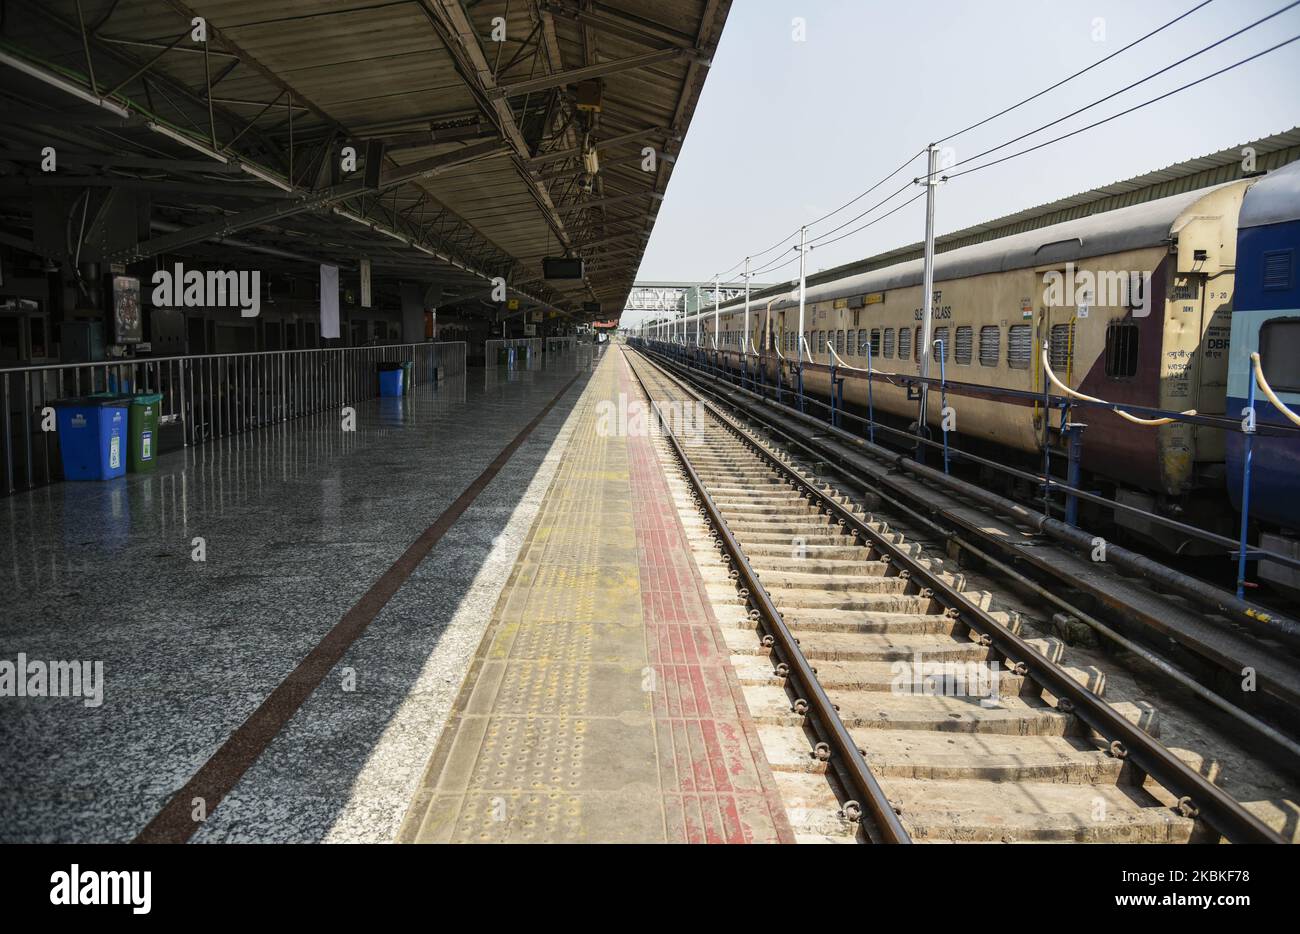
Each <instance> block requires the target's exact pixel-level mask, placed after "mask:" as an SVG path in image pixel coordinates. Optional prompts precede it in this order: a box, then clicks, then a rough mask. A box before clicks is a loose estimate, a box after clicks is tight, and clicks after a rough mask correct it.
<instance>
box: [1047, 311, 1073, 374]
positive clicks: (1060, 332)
mask: <svg viewBox="0 0 1300 934" xmlns="http://www.w3.org/2000/svg"><path fill="white" fill-rule="evenodd" d="M1049 354H1050V358H1051V363H1052V372H1054V373H1057V374H1058V375H1059V374H1064V373H1069V372H1070V369H1071V367H1073V366H1074V322H1073V321H1071V322H1070V323H1069V324H1054V325H1052V332H1051V345H1050V349H1049Z"/></svg>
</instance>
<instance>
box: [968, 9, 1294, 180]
mask: <svg viewBox="0 0 1300 934" xmlns="http://www.w3.org/2000/svg"><path fill="white" fill-rule="evenodd" d="M1297 40H1300V34H1297V35H1294V36H1292V37H1291V38H1290V39H1287V40H1285V41H1283V42H1279V43H1278V44H1277V45H1274V46H1270V47H1269V48H1267V49H1264V50H1263V51H1261V52H1256V53H1255V54H1254V55H1251V56H1248V57H1246V58H1243V59H1242V60H1241V61H1238V62H1233V63H1232V64H1231V65H1227V66H1225V67H1223V68H1220V69H1219V70H1218V71H1214V72H1211V73H1210V74H1208V75H1205V76H1204V77H1201V78H1197V79H1196V80H1195V81H1189V82H1188V83H1187V84H1184V85H1182V86H1181V87H1177V88H1174V89H1173V90H1172V91H1166V92H1165V93H1164V94H1161V95H1160V96H1158V97H1153V98H1151V99H1150V100H1146V101H1143V102H1142V103H1140V104H1135V105H1134V106H1132V107H1129V108H1128V109H1127V110H1121V111H1120V112H1119V113H1116V114H1111V115H1110V116H1109V117H1105V118H1103V119H1101V120H1098V121H1096V122H1095V123H1090V124H1088V125H1087V126H1083V127H1079V128H1078V129H1077V130H1071V131H1070V132H1069V133H1064V134H1062V135H1061V136H1058V137H1056V138H1054V139H1049V140H1045V141H1044V142H1041V143H1038V144H1036V145H1034V146H1030V147H1029V148H1028V149H1022V150H1020V151H1019V152H1013V153H1011V154H1010V155H1008V156H1003V157H1002V158H1000V159H994V160H993V161H992V162H985V163H984V164H983V165H976V166H972V167H971V168H969V169H966V170H965V171H963V172H954V173H952V174H951V175H948V176H946V177H947V178H949V179H953V178H959V177H960V176H962V175H970V174H971V173H972V172H978V171H980V170H981V169H987V168H989V167H990V166H995V165H999V164H1001V163H1003V162H1008V161H1010V160H1011V159H1015V158H1017V157H1018V156H1023V155H1026V154H1028V153H1031V152H1035V151H1036V150H1039V149H1042V148H1044V147H1045V146H1050V145H1052V144H1053V143H1059V142H1061V140H1064V139H1069V138H1070V137H1071V136H1078V135H1079V134H1080V133H1083V132H1086V131H1087V130H1091V129H1093V128H1095V127H1099V126H1101V125H1102V124H1103V123H1110V121H1112V120H1116V119H1118V118H1120V117H1124V116H1127V115H1128V114H1131V113H1133V112H1134V111H1137V110H1141V109H1142V108H1143V107H1148V106H1150V105H1151V104H1154V103H1157V102H1158V101H1162V100H1164V99H1165V98H1167V97H1172V96H1173V95H1175V94H1178V93H1180V92H1182V91H1186V90H1187V89H1189V88H1194V87H1196V85H1198V84H1204V83H1205V82H1206V81H1209V80H1210V79H1211V78H1217V77H1218V76H1219V75H1222V74H1225V73H1226V72H1229V71H1232V70H1233V69H1234V68H1240V67H1241V66H1242V65H1245V64H1247V63H1248V62H1253V61H1254V60H1255V59H1257V58H1262V57H1263V56H1265V55H1268V54H1269V53H1270V52H1276V51H1277V50H1278V49H1280V48H1283V47H1284V46H1288V45H1290V44H1291V43H1292V42H1295V41H1297ZM1012 142H1015V141H1014V140H1012ZM997 148H998V149H1001V148H1002V147H1001V146H999V147H997ZM992 151H993V150H990V152H992ZM976 158H978V156H972V157H971V159H976ZM969 161H971V160H970V159H964V160H962V162H958V163H957V165H963V164H965V163H966V162H969Z"/></svg>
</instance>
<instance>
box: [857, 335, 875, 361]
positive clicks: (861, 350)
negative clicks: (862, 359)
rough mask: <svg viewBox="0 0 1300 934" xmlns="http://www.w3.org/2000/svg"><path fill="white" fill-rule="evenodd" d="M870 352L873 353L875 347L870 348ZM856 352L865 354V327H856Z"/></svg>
mask: <svg viewBox="0 0 1300 934" xmlns="http://www.w3.org/2000/svg"><path fill="white" fill-rule="evenodd" d="M871 352H872V353H875V348H872V351H871ZM858 353H860V354H862V355H863V356H866V353H867V329H866V328H859V329H858Z"/></svg>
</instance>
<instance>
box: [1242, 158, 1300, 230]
mask: <svg viewBox="0 0 1300 934" xmlns="http://www.w3.org/2000/svg"><path fill="white" fill-rule="evenodd" d="M1294 220H1300V161H1296V162H1292V163H1290V164H1289V165H1284V166H1282V168H1280V169H1274V170H1273V171H1272V172H1269V173H1268V174H1267V175H1265V176H1264V177H1263V178H1261V179H1260V180H1259V181H1257V182H1256V183H1255V184H1254V185H1251V186H1250V190H1249V191H1247V192H1246V197H1245V200H1244V201H1242V204H1241V215H1240V218H1239V219H1238V221H1237V227H1238V228H1239V229H1241V228H1245V227H1262V226H1264V225H1265V224H1281V223H1284V222H1286V221H1294Z"/></svg>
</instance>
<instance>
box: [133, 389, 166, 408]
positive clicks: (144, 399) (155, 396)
mask: <svg viewBox="0 0 1300 934" xmlns="http://www.w3.org/2000/svg"><path fill="white" fill-rule="evenodd" d="M162 397H163V394H162V393H160V392H137V393H136V394H135V395H134V396H131V397H130V402H131V404H132V405H157V404H158V403H159V402H162Z"/></svg>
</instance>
